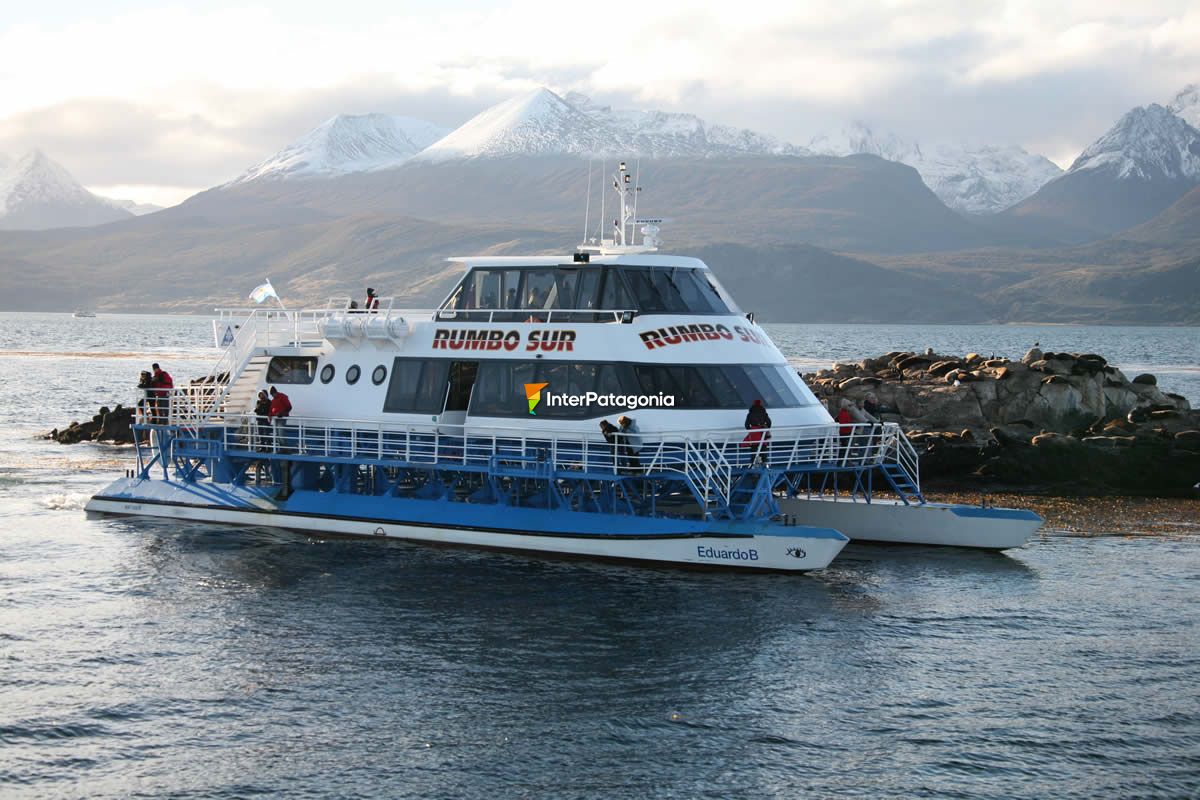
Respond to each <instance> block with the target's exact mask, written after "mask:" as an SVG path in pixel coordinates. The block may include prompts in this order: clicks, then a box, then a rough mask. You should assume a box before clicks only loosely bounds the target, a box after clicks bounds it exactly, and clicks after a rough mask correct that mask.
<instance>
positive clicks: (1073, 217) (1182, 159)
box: [1011, 104, 1200, 241]
mask: <svg viewBox="0 0 1200 800" xmlns="http://www.w3.org/2000/svg"><path fill="white" fill-rule="evenodd" d="M1197 184H1200V131H1198V130H1196V129H1195V128H1193V127H1192V126H1191V125H1188V124H1187V123H1186V122H1185V121H1184V120H1183V119H1181V118H1180V117H1178V116H1176V115H1175V114H1173V113H1171V111H1169V110H1168V109H1166V108H1165V107H1163V106H1160V105H1156V104H1155V105H1149V106H1144V107H1139V108H1135V109H1133V110H1131V111H1129V112H1128V113H1126V114H1125V115H1124V116H1122V117H1121V118H1120V119H1119V120H1117V123H1116V124H1115V125H1113V126H1112V127H1111V128H1110V129H1109V130H1108V131H1107V132H1106V133H1105V134H1104V135H1103V136H1101V137H1100V138H1099V139H1097V140H1096V141H1095V142H1093V143H1092V144H1091V145H1089V146H1088V147H1087V149H1085V150H1084V151H1083V152H1082V153H1080V154H1079V157H1078V158H1076V159H1075V163H1073V164H1072V165H1071V168H1070V169H1069V170H1067V172H1066V173H1065V174H1064V175H1062V176H1061V177H1059V178H1057V179H1055V180H1053V181H1051V182H1050V183H1048V184H1046V185H1045V186H1043V187H1042V188H1041V189H1039V190H1038V192H1037V194H1035V195H1033V196H1032V197H1030V198H1028V199H1026V200H1024V201H1022V202H1021V203H1020V204H1019V205H1017V206H1015V207H1014V208H1013V209H1011V215H1012V216H1013V217H1016V218H1021V219H1023V220H1024V222H1025V223H1029V222H1031V221H1032V222H1037V223H1038V224H1041V225H1042V226H1043V227H1044V228H1045V229H1046V230H1047V232H1048V233H1050V234H1051V235H1054V236H1056V237H1059V238H1060V239H1062V240H1065V241H1072V240H1073V241H1086V240H1088V239H1094V238H1098V237H1100V236H1106V235H1111V234H1113V233H1117V232H1118V231H1123V230H1126V229H1128V228H1131V227H1133V226H1135V225H1140V224H1141V223H1143V222H1146V221H1147V220H1149V219H1150V218H1152V217H1154V216H1155V215H1156V214H1159V213H1160V212H1162V211H1163V210H1164V209H1166V208H1168V207H1169V206H1170V205H1171V204H1172V203H1174V202H1176V201H1177V200H1178V199H1179V198H1181V197H1183V196H1184V195H1185V194H1187V193H1188V192H1189V191H1191V190H1192V189H1193V188H1194V187H1195V186H1197Z"/></svg>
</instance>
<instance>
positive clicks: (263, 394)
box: [254, 389, 271, 448]
mask: <svg viewBox="0 0 1200 800" xmlns="http://www.w3.org/2000/svg"><path fill="white" fill-rule="evenodd" d="M254 416H255V417H257V419H256V422H257V423H258V425H257V427H258V447H259V448H266V447H267V446H268V444H269V436H270V434H269V430H270V427H271V398H270V396H268V395H267V390H266V389H263V390H262V391H260V392H259V393H258V401H257V402H256V403H255V404H254Z"/></svg>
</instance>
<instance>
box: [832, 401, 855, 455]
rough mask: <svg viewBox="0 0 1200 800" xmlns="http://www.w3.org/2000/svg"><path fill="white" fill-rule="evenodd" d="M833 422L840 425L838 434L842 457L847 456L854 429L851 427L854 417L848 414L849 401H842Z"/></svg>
mask: <svg viewBox="0 0 1200 800" xmlns="http://www.w3.org/2000/svg"><path fill="white" fill-rule="evenodd" d="M834 420H836V421H837V423H838V424H839V425H841V427H840V428H838V433H840V434H841V436H842V455H843V456H849V455H850V443H851V441H852V440H853V438H854V437H853V433H854V428H853V427H852V426H853V425H854V417H853V416H852V415H851V414H850V401H849V400H846V399H845V398H843V399H842V405H841V408H840V409H839V410H838V413H837V416H836V417H834Z"/></svg>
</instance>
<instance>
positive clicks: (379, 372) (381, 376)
mask: <svg viewBox="0 0 1200 800" xmlns="http://www.w3.org/2000/svg"><path fill="white" fill-rule="evenodd" d="M386 379H387V367H385V366H384V365H383V364H380V365H379V366H378V367H376V368H375V370H374V371H373V372H372V373H371V383H373V384H375V385H376V386H378V385H379V384H381V383H383V382H384V380H386Z"/></svg>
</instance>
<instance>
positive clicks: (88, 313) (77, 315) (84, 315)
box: [71, 309, 96, 319]
mask: <svg viewBox="0 0 1200 800" xmlns="http://www.w3.org/2000/svg"><path fill="white" fill-rule="evenodd" d="M71 316H73V317H75V318H76V319H84V318H90V317H94V316H96V312H95V311H84V310H83V309H80V310H79V311H76V312H75V313H74V314H72V315H71Z"/></svg>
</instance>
